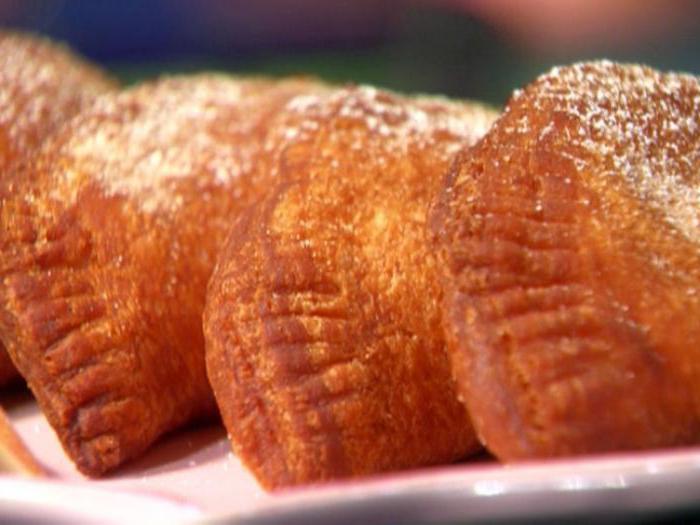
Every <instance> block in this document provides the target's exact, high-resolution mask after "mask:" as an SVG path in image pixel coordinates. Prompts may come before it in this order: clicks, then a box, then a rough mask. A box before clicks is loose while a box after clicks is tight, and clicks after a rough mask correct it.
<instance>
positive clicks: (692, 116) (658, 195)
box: [521, 61, 700, 243]
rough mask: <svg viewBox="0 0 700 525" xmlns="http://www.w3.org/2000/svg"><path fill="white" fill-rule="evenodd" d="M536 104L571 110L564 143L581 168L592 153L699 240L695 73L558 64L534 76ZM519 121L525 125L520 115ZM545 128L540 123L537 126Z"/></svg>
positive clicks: (699, 89)
mask: <svg viewBox="0 0 700 525" xmlns="http://www.w3.org/2000/svg"><path fill="white" fill-rule="evenodd" d="M533 89H535V90H536V91H535V92H536V93H537V95H536V100H535V101H534V104H535V106H536V107H538V108H542V107H547V108H556V110H555V111H561V112H563V113H564V114H565V115H566V116H567V117H569V118H572V119H573V121H574V122H575V126H573V127H568V130H569V131H571V130H573V131H571V132H570V133H569V137H568V139H569V143H570V145H571V148H569V151H576V149H577V148H578V149H579V150H580V151H582V152H584V153H583V154H581V155H575V158H574V159H573V160H574V162H575V165H576V167H577V169H578V170H579V171H581V172H583V171H585V169H586V167H587V166H588V162H589V160H587V158H586V157H590V156H592V157H593V158H595V159H597V160H596V162H600V159H603V163H602V164H603V165H605V166H607V175H608V176H610V177H622V178H623V180H624V181H625V183H626V185H627V187H628V188H629V191H631V192H633V193H634V194H635V195H637V196H638V197H639V198H640V199H642V200H643V201H644V202H646V203H648V204H649V205H651V206H653V207H654V208H656V209H657V210H659V211H660V212H662V213H663V214H664V216H665V218H666V220H667V221H668V222H669V223H670V224H671V225H673V226H674V227H675V228H677V229H678V230H679V231H680V232H682V233H683V234H684V235H685V236H686V237H687V238H688V239H690V240H691V241H693V242H696V243H697V242H700V84H699V82H698V79H697V78H696V77H693V76H690V75H684V74H678V73H668V74H664V73H659V72H657V71H654V70H652V69H650V68H647V67H643V66H637V65H617V64H613V63H611V62H608V61H601V62H594V63H584V64H576V65H573V66H570V67H562V68H556V69H554V70H553V71H551V72H550V73H549V74H547V75H545V76H543V77H541V78H540V79H539V80H538V81H537V82H536V84H535V87H534V88H533ZM521 124H522V125H523V126H524V127H525V128H527V126H528V122H527V119H526V118H524V119H523V121H522V122H521ZM542 133H546V128H545V129H544V130H543V131H542Z"/></svg>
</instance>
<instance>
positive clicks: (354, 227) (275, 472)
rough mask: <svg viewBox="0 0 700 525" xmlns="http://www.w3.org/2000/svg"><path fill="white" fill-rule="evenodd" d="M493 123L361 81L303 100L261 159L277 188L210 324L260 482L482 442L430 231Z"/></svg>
mask: <svg viewBox="0 0 700 525" xmlns="http://www.w3.org/2000/svg"><path fill="white" fill-rule="evenodd" d="M492 119H493V113H492V112H491V111H490V110H486V109H484V108H482V107H481V106H477V105H470V104H459V103H452V102H448V101H445V100H439V99H421V100H409V99H406V98H404V97H400V96H397V95H393V94H390V93H386V92H382V91H378V90H375V89H372V88H364V87H361V88H348V89H342V90H338V91H337V92H334V93H332V94H325V95H321V96H301V97H297V98H295V99H293V100H292V101H291V102H290V103H289V104H288V106H287V108H286V111H285V112H282V114H281V117H280V118H279V119H278V120H277V121H276V122H275V124H274V126H273V128H272V132H271V133H270V136H269V137H268V139H267V142H266V151H267V154H268V160H269V162H270V163H271V167H270V169H271V170H272V172H273V174H275V176H276V177H279V179H280V180H281V182H280V184H279V185H278V186H277V187H276V188H275V189H274V190H272V191H271V192H270V193H269V194H268V195H267V196H266V197H265V198H264V199H263V200H262V201H261V202H259V203H257V204H256V205H255V206H253V207H251V208H249V209H248V210H247V211H246V213H244V214H243V215H242V216H241V217H240V218H239V220H238V221H237V222H236V224H235V226H234V228H233V230H232V232H231V234H230V236H229V238H228V241H227V243H226V245H225V248H224V249H223V250H222V253H221V255H220V257H219V260H218V263H217V267H216V270H215V273H214V274H213V275H212V279H211V281H210V284H209V290H208V295H207V304H206V309H205V315H204V330H205V338H206V343H207V371H208V374H209V379H210V381H211V384H212V387H213V389H214V393H215V395H216V398H217V401H218V404H219V408H220V410H221V413H222V416H223V420H224V423H225V424H226V427H227V429H228V432H229V435H230V438H231V441H232V445H233V449H234V451H235V452H236V454H237V455H238V456H239V457H241V458H242V460H243V461H244V463H245V464H246V465H247V466H248V467H249V468H250V469H251V470H252V472H253V473H254V474H255V476H256V477H257V479H258V480H259V482H260V483H261V484H262V485H263V486H264V487H266V488H278V487H283V486H289V485H295V484H302V483H310V482H319V481H324V480H329V479H336V478H343V477H350V476H360V475H365V474H370V473H376V472H382V471H387V470H393V469H401V468H409V467H414V466H419V465H427V464H434V463H439V462H447V461H453V460H456V459H458V458H461V457H464V456H465V455H467V454H469V453H471V452H474V451H475V450H476V449H477V448H478V443H477V441H476V438H475V435H474V432H473V430H472V427H471V425H470V423H469V418H468V416H467V413H466V412H465V410H464V407H463V406H462V405H461V404H460V402H459V401H458V400H457V396H456V393H455V390H454V386H453V383H452V380H451V378H450V370H449V363H448V359H447V354H446V350H445V345H444V340H443V336H442V330H441V326H440V308H439V298H440V291H439V285H438V281H437V273H436V269H435V261H434V260H433V258H432V256H431V253H430V250H429V249H428V248H427V245H426V242H425V241H426V239H425V234H424V228H425V218H426V211H427V204H428V201H429V199H430V197H431V195H432V194H433V193H434V192H435V191H437V189H438V187H439V183H440V179H441V176H442V175H443V173H444V171H445V168H446V167H447V165H448V162H449V160H450V158H451V155H452V154H453V153H454V152H455V151H456V149H457V148H458V147H459V146H460V144H463V143H465V142H467V143H471V142H474V141H475V140H476V138H477V137H478V136H480V135H481V134H483V133H484V132H485V130H486V128H487V126H488V124H489V123H490V122H491V120H492Z"/></svg>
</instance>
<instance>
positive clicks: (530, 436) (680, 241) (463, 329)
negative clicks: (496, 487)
mask: <svg viewBox="0 0 700 525" xmlns="http://www.w3.org/2000/svg"><path fill="white" fill-rule="evenodd" d="M431 224H432V228H433V231H434V232H435V234H436V239H437V241H438V243H437V245H438V256H439V259H440V260H441V261H442V264H441V265H440V267H441V268H443V269H444V270H445V272H444V287H445V288H444V290H445V296H444V297H445V311H446V316H445V321H446V322H445V327H446V332H447V336H448V342H449V346H450V350H451V358H452V364H453V368H454V373H455V376H456V378H457V381H458V385H459V389H460V392H461V394H462V396H463V398H464V400H465V401H466V403H467V405H468V407H469V410H470V412H471V414H472V417H473V421H474V424H475V426H476V429H477V431H478V433H479V435H480V436H481V438H482V440H483V441H484V443H485V444H486V446H487V447H488V448H489V449H491V451H492V452H494V453H495V454H496V455H497V456H498V457H499V458H501V459H504V460H514V459H520V458H533V457H548V456H562V455H569V454H582V453H593V452H601V451H613V450H623V449H641V448H653V447H663V446H669V445H678V444H688V443H697V442H698V441H700V388H699V387H698V385H700V322H698V319H700V85H699V83H698V79H697V78H696V77H692V76H686V75H681V74H662V73H659V72H656V71H654V70H651V69H649V68H645V67H640V66H634V65H616V64H612V63H610V62H596V63H588V64H578V65H573V66H570V67H564V68H559V69H555V70H553V71H552V72H551V73H549V74H547V75H545V76H543V77H541V78H540V79H538V80H537V81H536V82H534V83H533V84H532V85H530V86H529V87H528V88H527V89H525V90H524V92H521V93H517V94H516V95H515V96H514V97H513V98H512V100H511V101H510V103H509V104H508V106H507V108H506V111H505V113H504V114H503V116H502V117H501V118H500V119H499V120H498V121H497V122H496V124H494V126H493V128H492V129H491V130H490V131H489V133H488V134H487V135H486V137H485V138H484V139H483V140H482V141H480V142H479V143H478V144H477V145H476V146H474V147H473V148H470V149H466V150H465V151H464V153H463V154H462V156H461V157H460V160H459V161H458V162H457V163H456V165H455V166H454V168H453V170H452V171H451V173H450V176H449V178H448V180H447V182H446V187H445V189H444V191H443V192H442V195H441V197H440V199H439V201H438V202H437V205H436V207H435V213H434V214H433V215H432V219H431Z"/></svg>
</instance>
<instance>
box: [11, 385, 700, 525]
mask: <svg viewBox="0 0 700 525" xmlns="http://www.w3.org/2000/svg"><path fill="white" fill-rule="evenodd" d="M3 403H4V404H5V400H3ZM6 409H7V411H8V415H9V417H10V419H11V420H12V421H13V424H14V425H15V427H16V428H17V430H18V432H19V434H20V435H21V436H22V437H23V438H24V440H25V441H26V443H27V444H28V446H29V448H30V449H31V450H32V451H33V452H34V453H35V455H36V456H37V457H38V458H39V459H40V460H41V461H42V463H44V465H46V466H47V467H48V468H49V469H50V470H51V471H52V472H53V473H54V475H55V479H54V480H52V481H50V482H34V481H26V480H20V479H17V478H12V477H7V476H5V477H2V476H0V521H5V520H6V519H7V518H11V519H9V520H7V521H13V520H18V519H20V518H21V519H24V520H26V521H32V522H33V521H36V519H37V518H38V517H43V518H47V517H50V518H52V519H53V520H54V521H61V522H63V521H65V522H72V523H74V522H76V521H82V522H105V521H107V520H114V521H134V520H135V519H136V520H138V521H144V522H149V523H152V522H157V521H160V522H168V523H169V522H173V521H177V520H178V519H181V520H183V521H191V520H203V519H206V520H211V519H214V520H221V521H225V522H226V523H300V524H301V523H303V524H307V523H334V524H339V523H365V522H372V523H404V522H410V523H414V524H418V523H443V522H455V521H459V522H460V523H468V522H484V521H500V520H512V519H515V518H517V519H519V520H532V519H556V518H562V517H568V518H571V517H576V518H581V517H587V518H591V517H595V516H599V517H600V516H605V517H611V516H621V515H624V516H625V517H633V516H637V517H640V516H643V517H647V518H648V517H649V515H650V513H659V514H660V515H662V514H664V513H674V512H675V513H677V512H695V513H698V514H699V515H700V448H689V449H677V450H672V451H662V452H653V453H636V454H616V455H608V456H603V457H598V458H587V459H579V460H570V461H552V462H538V463H528V464H519V465H517V466H501V465H498V464H496V463H494V462H490V461H480V462H471V463H463V464H459V465H452V466H448V467H441V468H431V469H422V470H416V471H412V472H406V473H400V474H394V475H387V476H381V477H375V478H372V479H368V480H360V481H352V482H343V483H333V484H329V485H325V486H317V487H308V488H304V489H296V490H288V491H282V492H278V493H275V494H272V495H271V494H267V493H265V492H263V491H262V490H261V489H260V488H259V487H258V485H257V484H256V482H255V480H254V479H253V478H252V477H251V476H250V474H249V473H248V472H247V471H246V470H245V468H243V466H242V465H241V464H240V463H239V462H238V460H237V458H236V457H235V456H234V455H233V454H231V453H230V451H229V446H228V442H227V440H226V436H225V433H224V431H223V429H221V428H220V427H218V426H210V427H206V428H200V429H196V430H190V431H187V432H182V433H178V434H176V435H173V436H170V437H169V438H167V439H165V440H164V441H163V442H161V443H160V444H159V445H158V446H156V447H154V448H153V450H152V451H151V452H149V453H148V454H147V455H146V457H144V458H142V459H140V460H138V461H137V462H135V463H132V464H131V465H129V466H128V467H127V468H124V469H122V470H120V472H119V473H117V474H114V475H113V476H111V477H109V478H107V479H103V480H99V481H90V480H86V479H85V478H84V477H83V476H81V475H80V474H79V473H78V472H77V471H76V470H75V468H74V467H73V466H72V464H71V463H70V462H69V461H68V459H67V458H66V457H65V455H64V454H63V451H62V450H61V448H60V445H59V444H58V441H57V439H56V437H55V435H54V433H53V431H52V430H51V429H50V427H49V426H48V424H47V423H46V420H45V419H44V417H43V416H42V415H41V413H40V412H39V410H38V409H37V407H36V404H35V403H34V402H33V401H31V400H30V399H28V397H27V396H19V397H18V398H16V399H12V400H10V402H9V404H7V406H6Z"/></svg>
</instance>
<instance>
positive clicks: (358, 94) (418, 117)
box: [266, 86, 495, 161]
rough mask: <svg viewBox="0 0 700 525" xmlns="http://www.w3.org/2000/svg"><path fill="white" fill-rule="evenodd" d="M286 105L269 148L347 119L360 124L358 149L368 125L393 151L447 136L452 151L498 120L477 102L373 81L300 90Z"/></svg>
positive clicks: (442, 150) (357, 126)
mask: <svg viewBox="0 0 700 525" xmlns="http://www.w3.org/2000/svg"><path fill="white" fill-rule="evenodd" d="M285 109H286V110H287V112H288V114H287V116H286V118H285V122H284V123H282V124H281V125H280V127H279V129H278V130H277V131H276V132H274V133H272V134H271V136H270V137H269V140H268V142H267V145H266V149H267V150H272V149H275V148H276V147H277V145H278V144H279V143H280V142H279V135H280V134H281V135H282V136H283V137H285V138H286V139H287V140H290V139H295V140H306V139H309V138H310V137H311V136H312V135H313V134H314V133H315V132H316V131H317V130H318V129H319V128H321V127H322V126H324V125H325V124H326V123H329V122H331V123H333V125H342V124H341V123H342V122H346V123H348V125H349V128H353V127H354V128H355V129H357V137H358V138H357V143H356V147H357V148H358V149H360V148H363V147H366V140H367V138H366V137H367V135H366V134H367V132H368V131H369V133H370V134H372V135H375V136H376V137H377V140H380V141H382V145H383V146H384V149H385V150H386V151H391V152H393V153H395V152H406V151H407V150H408V148H409V147H411V148H416V147H429V146H430V145H431V143H433V142H434V140H435V138H436V137H437V136H441V137H447V138H449V139H450V140H451V141H452V143H451V144H450V145H447V146H446V147H441V148H440V150H439V151H440V153H442V154H444V155H445V156H446V157H449V156H451V155H453V154H454V153H455V152H456V151H457V150H459V149H460V148H461V147H463V146H464V145H465V144H471V143H473V142H475V141H476V140H477V139H478V138H480V137H481V136H482V135H483V134H484V133H486V131H487V130H488V128H489V127H490V125H491V123H492V122H493V121H494V120H495V112H494V111H493V110H491V109H490V108H487V107H485V106H483V105H480V104H477V103H466V102H456V101H450V100H447V99H443V98H439V97H428V96H421V97H416V98H407V97H403V96H400V95H397V94H394V93H391V92H387V91H384V90H380V89H377V88H374V87H370V86H359V87H347V88H343V89H338V90H335V91H333V92H330V93H325V94H315V95H300V96H298V97H295V98H294V99H292V100H290V102H289V103H288V104H287V106H286V108H285ZM442 146H444V144H443V145H442ZM352 147H355V146H354V145H353V146H352ZM380 161H381V159H380Z"/></svg>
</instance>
